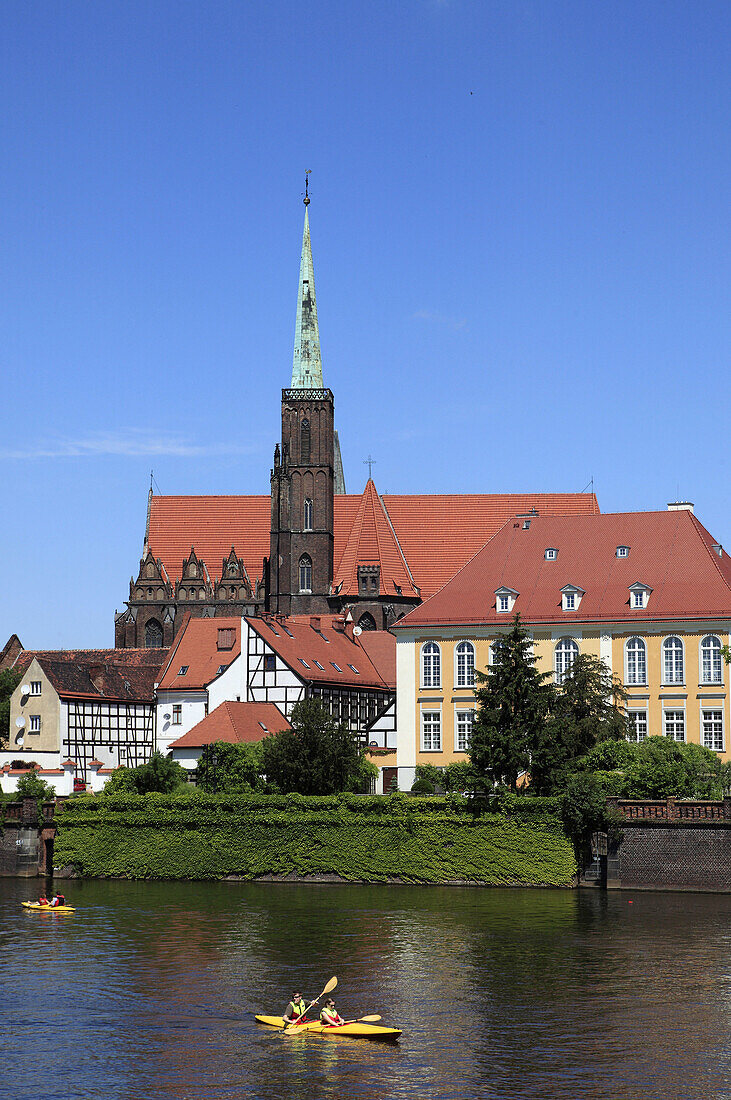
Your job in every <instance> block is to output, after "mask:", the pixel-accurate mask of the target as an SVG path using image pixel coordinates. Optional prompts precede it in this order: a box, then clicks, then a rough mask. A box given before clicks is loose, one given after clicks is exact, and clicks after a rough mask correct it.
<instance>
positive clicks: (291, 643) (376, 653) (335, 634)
mask: <svg viewBox="0 0 731 1100" xmlns="http://www.w3.org/2000/svg"><path fill="white" fill-rule="evenodd" d="M246 621H247V623H248V624H249V626H250V627H252V629H253V630H255V631H256V632H257V634H258V635H259V636H260V637H261V638H263V639H264V641H265V642H266V643H267V645H268V646H269V647H270V649H273V650H274V652H275V653H278V654H279V656H280V657H281V658H282V660H283V661H284V662H285V663H286V664H287V665H288V666H289V667H290V668H291V669H293V670H294V671H295V672H296V673H297V675H298V676H300V677H301V678H302V679H303V680H305V681H308V682H312V683H327V684H335V685H337V686H340V687H342V686H344V685H348V686H349V687H353V686H358V687H363V688H366V687H370V688H378V689H379V690H380V691H384V690H388V691H395V690H396V639H395V637H394V636H393V634H389V633H388V631H385V630H365V631H363V633H362V634H360V635H359V636H357V637H353V636H352V628H351V630H350V631H349V632H348V633H344V632H343V631H341V630H337V629H336V627H335V624H337V623H342V622H343V619H342V617H340V616H338V615H317V616H315V615H288V616H286V618H285V617H284V616H282V617H280V618H275V617H273V616H267V617H262V618H253V617H252V618H248V619H247V620H246ZM317 623H319V625H320V630H319V632H318V630H316V629H315V626H316V624H317ZM318 661H319V663H320V665H321V666H322V667H321V668H318V666H317V663H316V662H318ZM303 662H306V663H303ZM336 665H337V666H338V667H337V668H336V667H335V666H336ZM351 666H352V667H351ZM356 669H357V671H354V670H356Z"/></svg>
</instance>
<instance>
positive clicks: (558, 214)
mask: <svg viewBox="0 0 731 1100" xmlns="http://www.w3.org/2000/svg"><path fill="white" fill-rule="evenodd" d="M730 55H731V7H729V5H728V4H727V3H713V2H704V3H703V4H699V3H697V0H692V2H688V3H677V2H672V0H670V2H668V0H664V2H657V3H647V2H642V0H639V2H637V0H633V2H631V3H630V2H627V3H611V4H595V3H589V2H581V3H570V2H556V3H550V2H540V3H537V2H533V0H505V2H492V0H481V2H480V0H477V2H471V0H444V2H438V0H399V2H398V3H393V0H388V2H380V0H369V2H368V3H362V4H359V3H345V2H341V3H323V2H319V0H311V2H310V3H308V4H302V3H289V2H279V3H277V2H271V0H269V2H258V0H249V2H246V3H244V2H237V3H228V2H210V0H209V2H187V3H182V4H181V3H180V2H178V0H176V2H174V3H173V2H169V3H168V2H164V0H160V2H157V3H150V2H146V3H135V2H129V0H125V2H123V3H122V2H120V3H117V2H105V3H100V4H91V3H88V2H85V3H74V2H65V3H63V4H58V3H57V2H53V3H43V2H36V3H33V4H20V5H11V4H5V5H3V9H2V12H1V13H0V147H1V148H2V150H3V154H2V157H3V170H2V173H0V209H1V210H2V219H3V228H2V260H1V261H0V272H1V275H0V277H1V279H2V286H1V287H0V325H1V328H2V340H1V341H0V355H1V356H2V366H3V372H2V373H3V380H4V381H3V401H2V402H1V403H0V417H1V421H0V423H1V427H2V430H1V432H0V456H1V458H2V468H3V471H4V478H3V480H4V486H5V494H4V523H3V535H2V559H3V564H4V566H5V576H6V581H5V586H4V588H5V591H4V598H3V600H2V602H1V603H0V645H2V644H3V642H4V641H5V639H6V638H7V637H8V635H9V634H10V633H11V632H13V631H16V632H17V633H18V634H19V635H20V637H21V640H22V641H23V642H24V644H25V645H26V646H28V647H36V648H41V647H55V646H97V645H112V644H113V616H114V611H115V608H120V609H121V608H122V607H123V605H124V599H125V596H126V594H127V590H128V582H129V576H130V574H131V573H132V572H133V571H135V570H136V567H137V563H138V560H139V556H140V553H141V548H142V539H143V534H144V520H145V507H146V494H147V488H148V485H149V476H150V470H151V469H153V470H154V474H155V480H156V483H157V485H158V486H159V489H160V491H161V492H163V493H266V492H268V479H269V467H270V465H271V456H272V451H273V447H274V444H275V442H276V441H277V438H278V436H279V391H280V389H281V387H282V386H283V385H287V383H288V381H289V377H290V372H291V359H292V342H293V334H294V320H295V300H296V290H297V277H298V268H299V249H300V242H301V233H302V215H303V208H302V205H301V191H302V188H303V175H304V172H305V170H306V169H311V170H312V176H311V181H312V183H311V190H312V205H311V207H310V220H311V228H312V244H313V252H314V260H315V273H316V285H317V298H318V313H319V320H320V335H321V343H322V353H323V369H324V375H325V382H326V384H327V385H329V386H330V387H331V388H332V389H333V391H334V393H335V399H336V421H337V425H338V428H339V432H340V438H341V444H342V449H343V460H344V465H345V474H346V480H347V482H348V488H349V490H350V491H360V489H362V487H363V485H364V483H365V478H366V476H367V467H366V466H365V465H364V460H365V459H366V457H367V456H368V454H369V453H371V454H372V455H373V457H374V458H375V459H376V465H375V467H374V478H375V481H376V484H377V486H378V488H379V490H381V491H382V492H476V491H479V492H506V491H511V490H513V491H519V490H536V491H551V490H557V491H558V490H562V491H563V490H574V491H576V490H581V489H583V488H584V487H585V486H586V485H587V483H589V482H590V481H591V479H592V478H593V483H594V488H595V490H596V492H597V494H598V498H599V503H600V506H601V508H602V510H603V511H625V510H641V509H658V508H660V509H662V508H664V507H665V505H666V503H667V501H669V500H674V499H677V498H678V497H680V498H681V499H690V500H693V501H694V502H695V504H696V513H697V514H698V515H699V517H700V518H701V520H702V521H703V522H704V523H705V524H706V526H707V527H708V528H709V529H710V530H711V532H712V533H713V534H714V535H715V536H716V537H717V538H718V539H719V540H720V541H721V542H723V543H727V544H729V545H731V520H730V519H729V503H730V502H729V490H728V482H729V479H728V476H727V471H726V466H727V461H726V455H725V444H726V441H727V433H728V426H729V417H728V399H729V372H728V363H729V359H730V352H731V321H730V319H729V318H730V313H729V281H730V280H729V275H730V274H731V272H730V270H729V269H730V267H731V249H730V248H729V244H730V242H729V217H728V210H729V190H730V189H729V183H730V181H731V141H730V139H729V122H728V120H729V118H730V117H731V91H730V89H731V83H730V81H729V72H731V56H730Z"/></svg>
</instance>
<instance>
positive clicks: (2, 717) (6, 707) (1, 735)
mask: <svg viewBox="0 0 731 1100" xmlns="http://www.w3.org/2000/svg"><path fill="white" fill-rule="evenodd" d="M20 681H21V674H20V673H19V672H16V671H15V670H14V669H12V668H4V669H3V670H2V672H0V749H4V748H7V745H8V741H9V739H10V696H11V695H12V694H13V692H14V691H15V689H16V687H17V686H18V684H19V683H20Z"/></svg>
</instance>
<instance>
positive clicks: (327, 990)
mask: <svg viewBox="0 0 731 1100" xmlns="http://www.w3.org/2000/svg"><path fill="white" fill-rule="evenodd" d="M337 984H338V979H337V978H331V979H330V981H329V982H328V983H327V985H326V986H325V988H324V989H323V991H322V993H321V994H320V996H319V997H315V999H314V1001H310V1003H309V1004H308V1006H307V1008H306V1009H305V1010H304V1012H303V1013H302V1015H301V1016H300V1019H299V1020H295V1022H294V1023H292V1024H287V1026H286V1027H285V1029H284V1030H285V1031H289V1029H290V1028H292V1027H297V1025H298V1023H299V1022H300V1021H301V1022H302V1023H304V1022H305V1017H306V1016H307V1013H308V1012H309V1011H310V1009H311V1008H312V1006H313V1005H316V1004H318V1003H319V1002H320V1001H321V1000H322V998H323V997H324V996H325V994H326V993H331V992H332V990H333V989H334V988H335V986H336V985H337Z"/></svg>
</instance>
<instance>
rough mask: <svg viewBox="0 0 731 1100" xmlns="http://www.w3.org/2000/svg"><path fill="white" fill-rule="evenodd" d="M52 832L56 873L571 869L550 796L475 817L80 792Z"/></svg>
mask: <svg viewBox="0 0 731 1100" xmlns="http://www.w3.org/2000/svg"><path fill="white" fill-rule="evenodd" d="M57 824H58V829H59V831H58V835H57V838H56V845H55V852H54V863H55V865H56V866H57V867H58V866H64V867H73V868H74V869H75V870H76V871H77V872H78V873H79V874H81V875H84V876H90V877H105V876H117V877H123V878H162V879H165V878H171V879H172V878H190V879H217V878H223V877H225V876H227V875H237V876H241V877H242V878H257V877H259V876H264V875H266V876H270V875H281V876H287V875H290V876H297V877H300V876H302V877H304V876H318V875H319V876H330V875H337V876H338V877H340V878H342V879H349V880H353V881H366V882H385V881H388V880H394V879H395V880H399V881H402V882H423V883H444V882H462V881H464V882H475V883H485V884H487V885H493V886H518V885H531V886H568V885H570V883H571V879H572V876H573V875H574V874H575V871H576V864H575V860H574V855H573V851H572V848H571V845H570V843H569V841H568V840H567V838H566V837H565V835H564V832H563V828H562V825H561V822H560V820H559V818H558V816H557V812H556V806H555V805H554V803H553V801H552V800H550V799H538V798H516V799H514V800H512V802H510V803H509V804H508V805H507V806H505V807H503V808H501V810H500V812H496V811H493V812H484V813H481V814H476V813H473V812H471V811H470V809H469V807H468V806H467V805H465V800H464V799H461V798H460V797H459V796H446V797H431V798H414V797H408V796H405V795H398V794H396V795H392V796H390V797H388V798H383V797H358V796H356V795H341V796H330V797H315V796H310V797H307V796H303V795H286V796H285V795H282V796H265V795H248V796H246V795H242V796H235V797H230V796H220V795H201V794H194V795H189V794H186V795H182V796H180V795H178V796H175V795H118V796H108V797H106V798H105V797H103V796H102V797H99V798H96V797H93V796H84V797H81V798H76V799H71V800H70V801H69V802H68V803H67V804H66V805H65V806H64V807H63V809H62V810H61V812H60V814H59V816H58V817H57Z"/></svg>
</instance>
